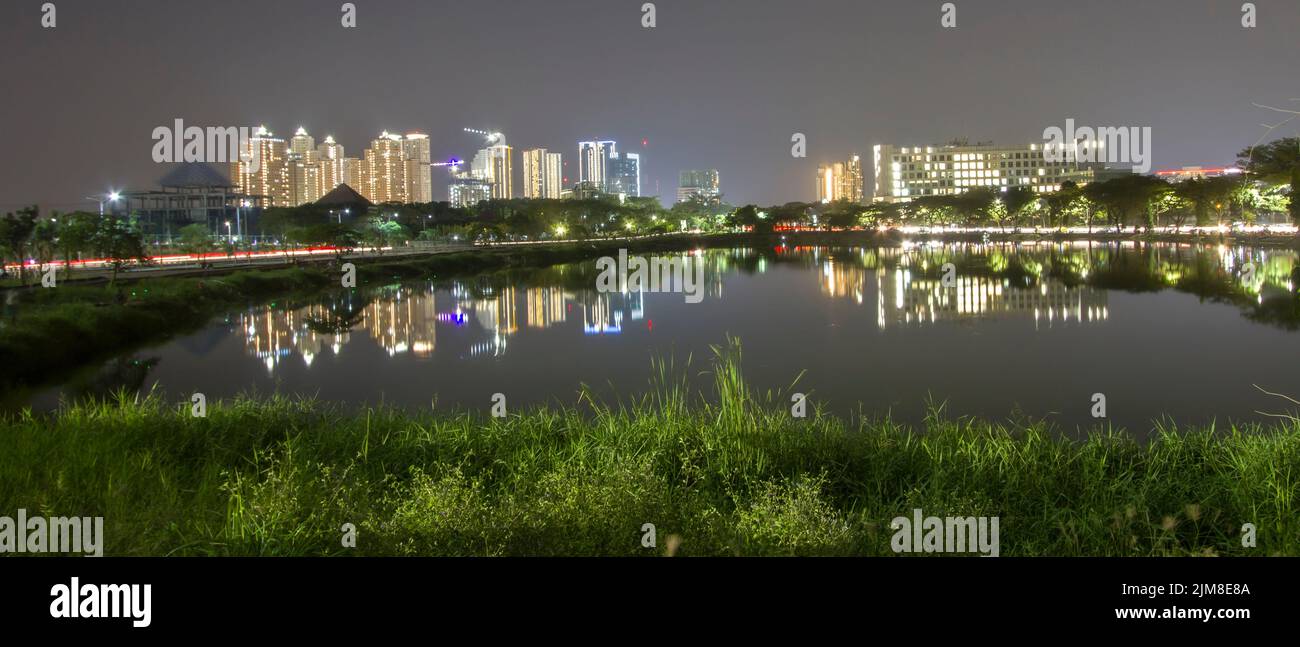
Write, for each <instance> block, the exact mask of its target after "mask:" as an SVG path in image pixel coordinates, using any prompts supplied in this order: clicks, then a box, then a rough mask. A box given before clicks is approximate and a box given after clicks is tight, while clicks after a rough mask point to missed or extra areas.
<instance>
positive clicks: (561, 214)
mask: <svg viewBox="0 0 1300 647" xmlns="http://www.w3.org/2000/svg"><path fill="white" fill-rule="evenodd" d="M1238 167H1239V168H1240V169H1241V170H1242V173H1240V174H1235V175H1224V176H1219V177H1205V178H1191V179H1186V180H1182V181H1179V182H1169V181H1166V180H1164V179H1162V178H1159V177H1155V176H1149V175H1136V174H1134V175H1125V176H1121V177H1117V178H1114V179H1110V180H1106V181H1101V182H1091V183H1087V184H1085V185H1083V186H1079V185H1076V184H1074V183H1072V182H1065V183H1063V184H1062V186H1061V190H1059V191H1056V192H1052V193H1037V192H1034V191H1033V190H1032V189H1030V188H1028V187H1022V186H1012V187H1006V188H1005V189H1004V190H1002V189H995V188H983V187H981V188H973V189H970V190H968V191H965V192H964V193H960V194H956V195H941V196H920V197H917V198H915V199H913V200H911V201H909V202H903V203H884V202H877V203H871V204H857V203H851V202H844V201H841V202H831V203H825V204H823V203H808V202H790V203H786V204H782V205H773V206H769V207H759V206H757V205H753V204H750V205H744V206H740V207H736V206H733V205H730V204H727V203H726V202H725V201H724V200H723V199H721V197H719V198H716V199H703V198H698V197H696V198H694V199H691V200H688V201H686V202H681V203H678V204H675V205H673V206H672V207H670V208H665V207H664V206H663V205H662V204H660V202H659V200H658V199H657V198H628V199H626V200H623V201H619V200H618V199H616V198H613V197H593V198H586V199H579V200H535V199H509V200H501V199H498V200H486V201H483V202H480V203H478V204H477V205H472V206H467V207H457V206H453V205H451V204H450V203H447V202H433V203H426V204H381V205H376V206H374V207H372V208H371V209H369V210H368V211H366V212H365V213H364V214H360V213H359V214H357V216H355V217H353V216H352V215H351V214H349V216H348V217H347V218H344V217H341V216H340V214H339V212H338V210H337V209H330V208H328V207H325V206H320V205H303V206H300V207H276V208H268V209H265V210H263V211H262V213H261V214H260V216H258V217H257V218H256V219H255V220H254V221H253V222H251V223H249V225H248V230H249V233H250V234H251V235H249V236H245V237H244V238H243V239H242V240H241V239H238V238H236V237H233V236H230V235H225V236H222V235H221V233H220V232H213V231H211V229H210V228H209V226H208V225H207V224H204V223H195V224H191V225H188V226H186V227H183V228H181V229H180V230H179V231H178V235H177V236H175V237H170V238H168V239H167V240H165V241H164V240H160V239H153V240H152V241H151V240H150V239H149V237H148V236H146V235H145V234H144V233H143V232H142V228H141V226H140V223H139V222H137V221H136V219H135V218H133V217H131V216H128V217H124V218H123V217H113V216H99V215H97V214H93V213H88V212H74V213H69V214H58V213H57V212H54V213H52V214H51V215H50V216H49V217H47V218H41V217H40V213H39V210H38V209H37V207H28V208H26V209H20V210H18V211H17V212H16V213H9V214H6V215H5V216H4V218H3V219H0V260H3V261H4V262H5V264H6V265H10V264H19V265H20V266H22V265H26V264H31V263H35V264H38V265H41V266H44V265H48V264H51V263H53V262H55V261H56V260H59V259H61V260H62V262H63V264H64V265H65V268H70V264H71V262H72V261H74V260H77V259H81V258H99V259H103V260H105V261H107V262H108V264H109V265H110V266H111V267H112V269H113V276H114V278H115V277H116V274H117V272H118V271H119V270H120V269H121V268H122V267H125V266H126V265H130V264H133V263H145V262H147V258H148V256H149V253H147V250H148V249H149V248H150V247H153V248H154V249H153V252H155V253H156V252H158V251H161V250H163V249H167V250H173V251H178V252H184V253H189V254H205V253H212V252H220V251H224V252H226V253H227V254H233V253H237V252H238V251H239V250H241V249H249V248H254V247H256V248H258V249H268V248H270V249H282V250H285V251H288V250H290V249H296V248H302V247H308V246H315V245H330V246H334V247H335V248H337V249H339V250H341V252H342V251H347V250H351V249H355V248H357V247H359V246H369V247H376V248H385V247H389V246H393V245H402V244H405V243H407V242H408V241H418V242H428V243H498V242H511V241H545V240H573V239H590V238H608V237H618V236H639V235H656V234H666V233H672V232H678V231H697V232H705V233H709V232H724V231H731V232H734V231H753V232H759V233H763V232H771V231H776V230H780V229H784V228H817V229H849V228H872V227H891V226H898V225H929V226H936V225H965V226H985V227H1001V228H1012V227H1016V228H1020V227H1036V228H1047V229H1056V228H1062V227H1074V226H1088V227H1089V228H1090V229H1091V228H1094V227H1095V228H1098V229H1102V228H1107V227H1115V228H1117V229H1119V228H1123V227H1126V226H1133V227H1136V228H1145V229H1146V230H1148V231H1150V230H1151V229H1152V228H1154V227H1156V226H1160V225H1172V226H1173V227H1175V228H1176V229H1180V228H1182V227H1183V226H1190V225H1195V226H1201V227H1204V226H1214V225H1221V224H1225V223H1232V222H1239V221H1245V222H1253V221H1255V220H1256V219H1257V218H1258V217H1259V216H1260V215H1264V214H1272V213H1284V212H1285V213H1287V214H1289V217H1290V220H1291V221H1292V222H1293V223H1295V224H1297V225H1298V226H1300V191H1297V185H1298V184H1300V139H1298V138H1294V137H1292V138H1285V139H1279V140H1276V141H1274V142H1271V143H1269V144H1266V145H1263V146H1258V147H1254V148H1251V149H1248V150H1244V151H1242V152H1241V153H1240V154H1239V160H1238ZM358 211H359V210H358ZM19 274H20V280H21V281H23V282H26V280H27V278H26V274H27V273H26V272H23V271H20V272H19Z"/></svg>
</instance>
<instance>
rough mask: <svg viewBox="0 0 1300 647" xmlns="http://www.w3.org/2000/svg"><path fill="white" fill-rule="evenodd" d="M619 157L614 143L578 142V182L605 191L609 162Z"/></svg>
mask: <svg viewBox="0 0 1300 647" xmlns="http://www.w3.org/2000/svg"><path fill="white" fill-rule="evenodd" d="M617 156H618V152H617V145H616V144H615V143H614V142H612V141H592V142H578V182H579V183H580V184H582V183H589V184H590V185H592V186H596V187H600V189H601V190H602V191H603V190H605V186H606V179H607V178H608V177H609V160H610V158H611V157H617Z"/></svg>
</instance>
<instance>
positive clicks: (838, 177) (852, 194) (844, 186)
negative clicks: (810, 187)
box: [817, 155, 862, 203]
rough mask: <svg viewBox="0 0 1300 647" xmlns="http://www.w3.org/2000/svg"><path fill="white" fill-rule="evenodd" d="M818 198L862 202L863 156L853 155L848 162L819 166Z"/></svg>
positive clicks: (826, 200) (827, 200)
mask: <svg viewBox="0 0 1300 647" xmlns="http://www.w3.org/2000/svg"><path fill="white" fill-rule="evenodd" d="M817 200H818V201H819V202H834V201H837V200H848V201H849V202H853V203H861V202H862V158H861V157H859V156H857V155H853V156H850V157H849V159H848V161H846V162H836V163H834V164H829V165H828V164H822V165H821V166H818V167H817Z"/></svg>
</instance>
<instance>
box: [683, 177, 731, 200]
mask: <svg viewBox="0 0 1300 647" xmlns="http://www.w3.org/2000/svg"><path fill="white" fill-rule="evenodd" d="M677 177H678V181H677V201H678V202H689V201H690V200H691V199H692V198H699V199H701V200H704V201H706V202H718V201H720V200H721V199H722V190H721V187H720V183H719V181H718V171H717V169H707V170H700V171H682V172H681V173H680V174H678V176H677Z"/></svg>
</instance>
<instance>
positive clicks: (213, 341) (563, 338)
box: [28, 243, 1300, 432]
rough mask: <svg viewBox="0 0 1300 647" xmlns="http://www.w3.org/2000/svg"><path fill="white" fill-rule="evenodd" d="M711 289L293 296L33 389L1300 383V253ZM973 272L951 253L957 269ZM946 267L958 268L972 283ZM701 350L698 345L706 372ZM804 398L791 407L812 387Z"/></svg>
mask: <svg viewBox="0 0 1300 647" xmlns="http://www.w3.org/2000/svg"><path fill="white" fill-rule="evenodd" d="M696 259H697V260H698V261H699V262H703V263H704V264H705V268H706V269H705V274H704V280H705V286H704V300H703V302H701V303H687V302H686V299H685V298H684V295H683V294H680V293H644V292H642V293H613V294H607V293H599V292H598V291H597V290H596V275H597V271H596V265H595V262H594V260H593V261H591V262H587V263H576V264H570V265H563V266H556V267H552V268H541V269H537V270H529V271H511V272H503V273H498V274H492V275H488V276H480V277H474V278H468V279H461V280H428V281H421V282H414V283H402V284H394V285H389V286H384V287H381V288H377V289H373V290H368V291H361V290H358V291H350V292H340V293H337V294H328V295H322V296H320V297H319V298H318V299H316V300H311V301H306V302H296V303H285V302H277V303H274V304H266V305H263V306H260V307H255V308H251V309H248V310H246V311H242V312H235V313H231V314H229V315H228V316H225V317H222V318H220V319H218V320H216V321H213V322H212V323H211V324H210V325H209V326H207V327H206V328H205V329H203V330H202V331H200V332H197V333H195V334H191V335H187V336H184V337H181V338H177V339H174V340H172V341H170V342H169V343H166V344H163V345H160V346H157V347H155V348H150V349H146V350H143V351H141V352H137V353H133V354H131V355H129V356H124V357H122V358H119V359H117V360H115V361H113V362H110V363H108V364H107V365H106V366H104V367H102V368H101V369H100V370H98V371H97V372H95V373H94V374H93V375H92V374H89V373H88V374H87V375H84V376H82V377H79V378H77V379H75V380H72V381H69V382H68V383H66V384H64V385H61V386H59V387H58V388H51V389H46V390H44V391H41V392H38V393H35V394H32V395H31V396H30V397H29V399H28V402H29V403H30V404H31V405H32V406H33V407H35V408H37V409H50V408H52V407H55V406H57V404H58V402H59V401H60V399H65V398H76V397H82V396H84V395H85V394H87V393H104V392H106V391H108V390H111V389H114V388H118V387H120V386H127V387H128V388H135V389H149V388H157V389H159V390H161V391H162V392H163V393H164V394H165V395H166V397H168V398H169V399H172V400H175V401H177V402H180V401H182V400H188V397H189V394H191V393H194V392H202V393H204V394H206V395H207V397H208V398H209V401H211V400H213V399H218V398H229V397H231V396H235V395H237V394H241V393H259V394H268V393H272V392H280V393H284V394H299V395H310V396H316V397H319V398H322V399H326V400H334V401H341V402H345V403H348V404H351V405H362V404H375V403H380V402H384V403H390V404H396V405H399V406H403V407H408V408H412V409H417V408H426V409H427V408H428V407H430V406H433V405H434V404H435V403H436V406H437V407H438V408H439V409H456V408H460V409H474V410H480V411H486V409H487V407H489V406H490V404H491V397H492V394H494V393H504V394H506V396H507V398H508V403H509V405H510V407H511V408H512V410H516V411H517V410H519V408H520V407H525V406H529V405H535V404H541V403H556V402H566V403H567V402H573V401H575V399H576V394H577V391H578V389H579V388H580V387H581V386H582V385H588V386H590V387H591V388H592V389H593V390H594V391H595V393H596V394H597V395H598V396H600V397H602V398H605V399H609V400H614V399H617V398H619V397H622V398H624V399H626V398H629V397H633V396H635V395H636V394H639V393H644V392H645V391H646V390H647V389H648V388H649V386H650V383H651V377H652V374H653V370H652V360H653V359H656V358H662V359H665V360H667V359H672V360H674V362H675V363H676V365H677V367H678V368H679V369H680V370H682V372H683V373H685V374H687V375H688V376H689V377H690V379H691V380H692V381H693V383H695V384H697V385H698V386H699V387H700V388H701V389H704V390H705V391H707V390H708V386H707V385H708V381H707V380H708V376H707V375H700V374H701V373H702V372H704V371H706V370H707V369H708V358H709V357H710V355H711V352H710V346H714V345H719V344H723V343H724V342H725V341H726V338H727V337H728V336H729V335H730V336H732V337H736V338H739V339H740V340H741V342H742V344H743V349H744V350H743V352H744V357H743V369H744V372H745V376H746V378H747V379H748V380H749V381H750V382H751V384H752V385H753V386H754V387H756V388H757V389H759V390H764V391H765V390H768V389H787V390H788V387H789V386H790V384H791V383H792V382H793V381H794V380H795V378H796V377H799V376H800V375H801V374H802V377H799V381H798V388H797V389H795V390H797V391H801V392H806V393H810V394H811V399H812V401H814V402H818V403H822V404H824V405H825V406H827V407H829V408H830V409H831V410H833V411H835V412H837V413H841V414H851V413H854V412H857V411H862V412H863V413H865V414H867V415H885V414H886V413H888V414H889V415H892V416H893V417H894V418H896V419H899V420H903V421H907V422H917V421H919V420H921V419H922V418H923V416H924V413H925V403H926V401H927V399H931V398H932V399H933V400H934V401H938V402H946V407H947V411H948V413H949V414H950V415H954V416H956V415H978V416H985V417H991V418H995V419H1007V418H1010V417H1014V416H1025V417H1030V418H1044V419H1048V420H1051V421H1054V422H1055V423H1056V424H1058V425H1059V427H1060V428H1061V429H1062V430H1064V431H1073V430H1075V429H1076V428H1078V427H1080V426H1090V425H1092V424H1094V423H1095V422H1097V421H1095V420H1094V419H1093V418H1092V417H1091V415H1090V410H1091V408H1092V398H1093V394H1096V393H1102V394H1105V396H1106V399H1107V409H1108V411H1107V413H1108V414H1109V421H1110V422H1111V423H1113V424H1116V425H1120V426H1124V427H1126V428H1129V429H1131V430H1133V431H1135V432H1145V431H1146V430H1149V429H1150V428H1151V426H1152V421H1153V420H1156V419H1160V418H1162V417H1164V416H1166V415H1170V416H1173V418H1174V419H1175V420H1176V421H1178V422H1179V423H1204V422H1209V421H1212V420H1218V421H1219V422H1226V421H1228V420H1252V421H1256V420H1265V419H1266V418H1265V417H1264V416H1262V415H1261V414H1260V413H1258V412H1259V411H1269V412H1281V411H1285V407H1284V406H1283V404H1284V403H1282V402H1280V401H1278V400H1277V399H1275V398H1271V397H1268V396H1265V395H1263V394H1261V393H1260V392H1259V391H1257V390H1256V389H1255V388H1254V387H1253V386H1252V385H1254V384H1258V385H1260V386H1262V387H1264V388H1266V389H1268V390H1270V391H1275V392H1285V393H1289V394H1291V395H1300V371H1297V368H1298V367H1300V332H1298V331H1297V328H1298V327H1300V303H1298V302H1297V298H1296V296H1295V281H1296V276H1295V271H1296V267H1297V264H1296V255H1295V253H1294V252H1290V251H1280V250H1259V249H1251V248H1246V247H1220V246H1189V245H1181V246H1174V245H1146V244H1143V245H1138V244H1122V245H1121V244H1118V243H1105V244H1098V243H1091V244H1090V243H1069V244H1059V243H1052V244H1038V245H1009V244H1007V245H999V244H986V245H952V244H949V245H938V244H916V245H913V244H903V245H902V246H900V247H893V248H852V249H847V248H845V249H839V248H802V247H801V248H791V247H777V248H765V249H754V248H751V249H731V250H710V251H704V252H699V253H697V256H696ZM947 264H951V266H952V267H951V268H945V265H947ZM945 269H951V270H953V271H952V273H951V275H950V277H951V279H952V280H951V281H947V282H946V281H945V280H944V272H945ZM688 358H691V363H690V365H689V368H684V367H685V366H686V365H687V360H688ZM788 399H789V397H788V395H786V396H785V401H787V402H788Z"/></svg>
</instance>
